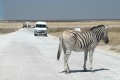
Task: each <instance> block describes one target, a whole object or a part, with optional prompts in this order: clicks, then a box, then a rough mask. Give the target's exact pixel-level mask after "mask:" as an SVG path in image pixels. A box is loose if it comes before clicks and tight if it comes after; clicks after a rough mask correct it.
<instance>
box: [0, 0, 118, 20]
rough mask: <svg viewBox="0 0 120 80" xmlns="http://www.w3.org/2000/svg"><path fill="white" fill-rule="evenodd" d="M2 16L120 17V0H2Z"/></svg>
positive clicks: (36, 18)
mask: <svg viewBox="0 0 120 80" xmlns="http://www.w3.org/2000/svg"><path fill="white" fill-rule="evenodd" d="M2 1H3V3H2ZM0 18H1V19H9V20H11V19H12V20H28V19H31V20H42V19H47V20H51V19H52V20H53V19H120V0H0Z"/></svg>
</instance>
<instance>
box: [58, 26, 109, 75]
mask: <svg viewBox="0 0 120 80" xmlns="http://www.w3.org/2000/svg"><path fill="white" fill-rule="evenodd" d="M101 39H102V40H103V41H104V42H105V43H108V42H109V39H108V36H107V31H106V29H105V26H104V25H99V26H96V27H92V28H91V30H90V31H86V32H79V31H75V30H66V31H64V32H63V33H62V35H61V37H60V44H59V49H58V54H57V59H58V60H59V58H60V53H61V50H62V48H63V51H64V69H65V72H66V73H69V71H70V70H69V66H68V57H69V56H70V54H71V51H72V50H73V51H76V52H80V51H84V66H83V68H84V70H87V69H86V61H87V54H88V52H89V59H90V69H91V71H92V60H93V53H94V49H95V47H96V46H97V44H98V42H99V41H100V40H101Z"/></svg>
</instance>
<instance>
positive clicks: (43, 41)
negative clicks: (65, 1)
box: [0, 28, 120, 80]
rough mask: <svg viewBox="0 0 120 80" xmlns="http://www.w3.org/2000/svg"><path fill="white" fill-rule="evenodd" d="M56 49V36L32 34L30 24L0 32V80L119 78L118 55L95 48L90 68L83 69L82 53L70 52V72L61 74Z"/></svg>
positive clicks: (119, 64) (119, 63)
mask: <svg viewBox="0 0 120 80" xmlns="http://www.w3.org/2000/svg"><path fill="white" fill-rule="evenodd" d="M57 50H58V38H55V37H52V36H50V35H48V37H44V36H34V35H33V29H30V28H29V29H26V28H24V29H20V30H19V31H17V32H14V33H10V34H6V35H1V36H0V80H120V57H119V56H114V55H109V54H106V53H105V52H104V53H103V52H101V51H95V53H94V61H93V68H94V72H84V71H83V53H82V52H81V54H80V53H79V54H78V53H75V52H73V53H75V54H71V56H70V58H69V66H70V69H71V73H70V74H64V73H63V72H62V71H63V54H62V55H61V58H60V61H57V58H56V56H57ZM87 64H89V62H88V63H87ZM88 66H89V65H88Z"/></svg>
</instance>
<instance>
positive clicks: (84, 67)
mask: <svg viewBox="0 0 120 80" xmlns="http://www.w3.org/2000/svg"><path fill="white" fill-rule="evenodd" d="M87 55H88V51H87V50H85V51H84V65H83V69H84V71H87V68H86V61H87Z"/></svg>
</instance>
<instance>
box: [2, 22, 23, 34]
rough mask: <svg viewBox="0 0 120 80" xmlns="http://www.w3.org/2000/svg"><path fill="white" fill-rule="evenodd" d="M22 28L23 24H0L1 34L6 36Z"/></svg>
mask: <svg viewBox="0 0 120 80" xmlns="http://www.w3.org/2000/svg"><path fill="white" fill-rule="evenodd" d="M21 27H22V23H16V22H14V23H9V22H6V23H0V34H6V33H10V32H14V31H17V30H18V29H20V28H21Z"/></svg>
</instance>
